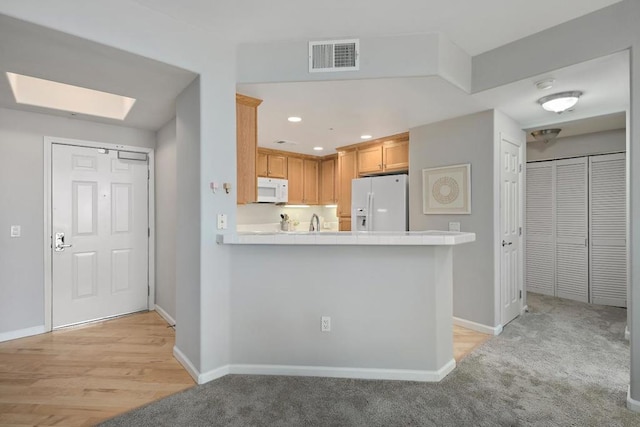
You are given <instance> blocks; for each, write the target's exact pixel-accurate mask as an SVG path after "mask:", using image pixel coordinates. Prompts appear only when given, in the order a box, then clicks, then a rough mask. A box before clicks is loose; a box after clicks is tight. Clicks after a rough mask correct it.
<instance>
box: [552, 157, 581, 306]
mask: <svg viewBox="0 0 640 427" xmlns="http://www.w3.org/2000/svg"><path fill="white" fill-rule="evenodd" d="M587 173H588V170H587V158H586V157H580V158H576V159H566V160H557V161H556V185H555V195H556V296H558V297H561V298H568V299H573V300H577V301H582V302H589V264H588V249H589V248H588V246H587V243H588V234H587V233H588V229H587V227H588V218H587V209H588V205H587V198H588V192H587Z"/></svg>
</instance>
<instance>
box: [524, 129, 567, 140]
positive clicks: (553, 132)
mask: <svg viewBox="0 0 640 427" xmlns="http://www.w3.org/2000/svg"><path fill="white" fill-rule="evenodd" d="M561 130H562V129H559V128H553V129H539V130H534V131H533V132H531V136H532V137H533V138H534V139H535V140H536V141H542V142H544V143H545V144H548V143H550V142H553V141H555V140H556V138H557V137H558V134H559V133H560V131H561Z"/></svg>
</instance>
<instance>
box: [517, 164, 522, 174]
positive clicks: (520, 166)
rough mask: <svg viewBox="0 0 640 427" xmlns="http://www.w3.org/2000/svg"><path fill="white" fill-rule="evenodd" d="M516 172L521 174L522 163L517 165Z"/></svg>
mask: <svg viewBox="0 0 640 427" xmlns="http://www.w3.org/2000/svg"><path fill="white" fill-rule="evenodd" d="M518 172H522V163H520V164H519V165H518Z"/></svg>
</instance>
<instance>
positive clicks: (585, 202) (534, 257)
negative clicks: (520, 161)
mask: <svg viewBox="0 0 640 427" xmlns="http://www.w3.org/2000/svg"><path fill="white" fill-rule="evenodd" d="M625 165H626V160H625V154H624V153H618V154H607V155H598V156H584V157H576V158H570V159H563V160H551V161H541V162H533V163H529V164H528V165H527V191H526V194H527V195H526V206H527V207H526V276H525V277H526V286H527V290H529V291H532V292H537V293H541V294H545V295H554V296H558V297H562V298H569V299H573V300H577V301H582V302H590V303H594V304H604V305H613V306H618V307H627V242H626V236H627V217H626V169H625Z"/></svg>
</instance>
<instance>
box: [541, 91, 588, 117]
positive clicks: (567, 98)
mask: <svg viewBox="0 0 640 427" xmlns="http://www.w3.org/2000/svg"><path fill="white" fill-rule="evenodd" d="M581 95H582V92H580V91H577V90H574V91H571V92H560V93H554V94H553V95H549V96H545V97H542V98H540V99H538V103H539V104H540V105H541V106H542V108H544V109H545V110H547V111H551V112H554V113H558V114H560V113H562V112H564V111H567V110H568V109H569V108H571V107H573V106H574V105H576V103H577V102H578V98H580V96H581Z"/></svg>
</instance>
